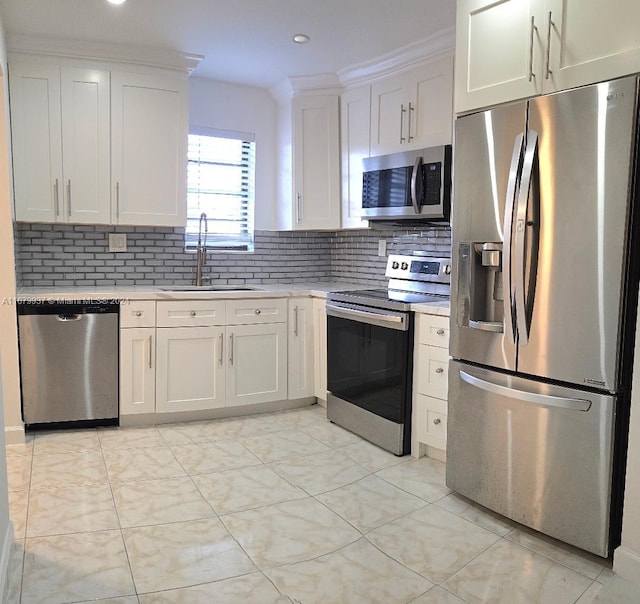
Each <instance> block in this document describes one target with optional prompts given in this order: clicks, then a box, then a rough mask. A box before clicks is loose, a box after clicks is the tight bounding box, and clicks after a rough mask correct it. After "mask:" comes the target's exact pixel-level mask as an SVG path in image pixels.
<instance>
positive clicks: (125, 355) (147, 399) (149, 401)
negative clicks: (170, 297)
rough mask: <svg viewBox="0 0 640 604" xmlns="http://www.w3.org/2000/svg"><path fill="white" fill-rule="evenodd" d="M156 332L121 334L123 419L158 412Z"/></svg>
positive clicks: (148, 329)
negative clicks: (126, 416)
mask: <svg viewBox="0 0 640 604" xmlns="http://www.w3.org/2000/svg"><path fill="white" fill-rule="evenodd" d="M155 334H156V330H155V328H153V327H132V328H128V329H121V330H120V415H136V414H139V413H154V412H155V410H156V363H155V350H156V335H155Z"/></svg>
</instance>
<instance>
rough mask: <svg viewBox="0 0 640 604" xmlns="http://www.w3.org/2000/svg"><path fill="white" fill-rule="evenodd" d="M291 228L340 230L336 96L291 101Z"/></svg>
mask: <svg viewBox="0 0 640 604" xmlns="http://www.w3.org/2000/svg"><path fill="white" fill-rule="evenodd" d="M292 110H293V228H294V230H295V229H299V230H310V229H311V230H313V229H339V228H340V132H339V128H340V123H339V99H338V95H333V94H328V95H296V96H295V97H294V99H293V105H292Z"/></svg>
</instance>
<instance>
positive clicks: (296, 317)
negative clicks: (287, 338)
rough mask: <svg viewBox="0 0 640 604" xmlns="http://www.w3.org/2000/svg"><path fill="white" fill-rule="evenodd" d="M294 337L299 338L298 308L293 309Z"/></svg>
mask: <svg viewBox="0 0 640 604" xmlns="http://www.w3.org/2000/svg"><path fill="white" fill-rule="evenodd" d="M293 335H294V336H296V338H297V337H298V306H297V305H296V306H295V308H294V309H293Z"/></svg>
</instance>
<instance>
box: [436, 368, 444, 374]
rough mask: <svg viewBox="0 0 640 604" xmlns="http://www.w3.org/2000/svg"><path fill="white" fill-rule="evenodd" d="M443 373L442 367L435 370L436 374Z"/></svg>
mask: <svg viewBox="0 0 640 604" xmlns="http://www.w3.org/2000/svg"><path fill="white" fill-rule="evenodd" d="M443 372H444V369H443V368H442V367H438V368H437V369H436V373H443Z"/></svg>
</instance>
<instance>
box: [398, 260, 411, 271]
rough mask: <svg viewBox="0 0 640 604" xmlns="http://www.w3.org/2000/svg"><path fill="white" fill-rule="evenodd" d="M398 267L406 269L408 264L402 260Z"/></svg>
mask: <svg viewBox="0 0 640 604" xmlns="http://www.w3.org/2000/svg"><path fill="white" fill-rule="evenodd" d="M400 268H401V269H402V270H403V271H406V270H407V269H408V268H409V265H408V264H407V263H406V262H403V263H402V264H401V265H400Z"/></svg>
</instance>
